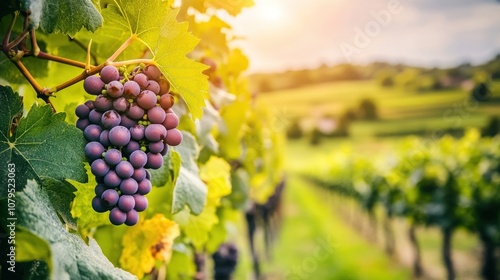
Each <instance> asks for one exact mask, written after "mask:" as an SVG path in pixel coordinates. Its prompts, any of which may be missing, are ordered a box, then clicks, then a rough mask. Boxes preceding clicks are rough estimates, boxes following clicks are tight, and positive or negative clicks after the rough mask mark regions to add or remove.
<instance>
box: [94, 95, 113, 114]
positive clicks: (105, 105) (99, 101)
mask: <svg viewBox="0 0 500 280" xmlns="http://www.w3.org/2000/svg"><path fill="white" fill-rule="evenodd" d="M94 107H95V110H97V111H99V112H106V111H108V110H111V108H112V107H113V101H112V100H111V99H110V98H107V97H106V96H104V95H102V94H101V95H99V96H97V97H96V98H95V101H94Z"/></svg>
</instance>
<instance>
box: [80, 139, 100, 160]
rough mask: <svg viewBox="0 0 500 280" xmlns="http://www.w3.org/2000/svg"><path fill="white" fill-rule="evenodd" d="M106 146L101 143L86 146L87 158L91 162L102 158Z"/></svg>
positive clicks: (90, 143) (91, 143)
mask: <svg viewBox="0 0 500 280" xmlns="http://www.w3.org/2000/svg"><path fill="white" fill-rule="evenodd" d="M102 153H104V146H103V145H102V144H101V143H99V142H89V143H87V145H85V156H87V159H88V160H89V161H90V162H93V161H94V160H96V159H99V158H101V157H102Z"/></svg>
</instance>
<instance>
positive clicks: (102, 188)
mask: <svg viewBox="0 0 500 280" xmlns="http://www.w3.org/2000/svg"><path fill="white" fill-rule="evenodd" d="M107 189H108V187H106V185H104V184H100V183H99V184H97V186H95V189H94V192H95V195H97V196H98V197H101V196H102V194H103V193H104V191H106V190H107Z"/></svg>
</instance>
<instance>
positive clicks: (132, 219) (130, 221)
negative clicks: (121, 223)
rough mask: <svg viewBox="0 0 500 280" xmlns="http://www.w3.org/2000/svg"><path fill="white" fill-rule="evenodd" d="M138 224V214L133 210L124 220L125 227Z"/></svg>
mask: <svg viewBox="0 0 500 280" xmlns="http://www.w3.org/2000/svg"><path fill="white" fill-rule="evenodd" d="M137 222H139V213H137V211H135V210H134V209H132V210H130V211H128V212H127V219H126V220H125V224H126V225H127V226H133V225H135V224H137Z"/></svg>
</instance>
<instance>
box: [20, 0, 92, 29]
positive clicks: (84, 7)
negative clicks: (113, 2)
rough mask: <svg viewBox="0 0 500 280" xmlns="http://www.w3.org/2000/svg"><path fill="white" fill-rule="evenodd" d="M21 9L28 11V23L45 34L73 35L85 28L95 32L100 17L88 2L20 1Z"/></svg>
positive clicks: (78, 0)
mask: <svg viewBox="0 0 500 280" xmlns="http://www.w3.org/2000/svg"><path fill="white" fill-rule="evenodd" d="M20 2H21V9H22V10H30V12H31V14H30V22H31V24H32V25H33V27H34V28H38V27H40V28H41V29H42V31H43V32H46V33H59V32H61V33H63V34H67V35H75V34H76V33H77V32H78V31H80V30H81V29H82V27H85V28H86V29H87V30H90V31H95V30H96V29H97V28H99V27H100V26H101V25H102V17H101V14H99V11H98V10H97V9H96V7H95V6H94V4H93V3H92V1H90V0H72V1H59V0H21V1H20Z"/></svg>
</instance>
